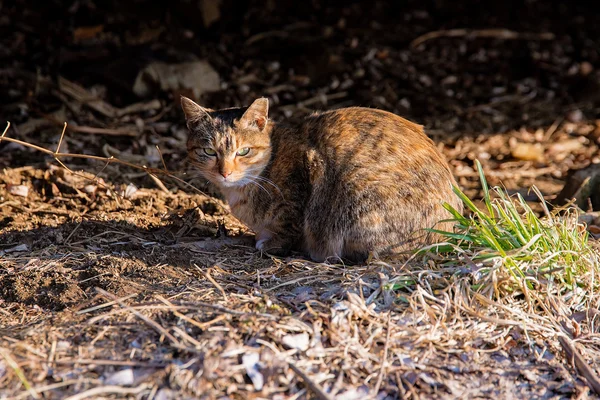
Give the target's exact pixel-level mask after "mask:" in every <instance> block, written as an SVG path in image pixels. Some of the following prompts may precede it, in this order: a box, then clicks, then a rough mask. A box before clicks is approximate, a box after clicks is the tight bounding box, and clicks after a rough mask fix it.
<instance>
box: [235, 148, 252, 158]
mask: <svg viewBox="0 0 600 400" xmlns="http://www.w3.org/2000/svg"><path fill="white" fill-rule="evenodd" d="M248 153H250V147H243V148H241V149H239V150H238V151H237V152H236V153H235V154H237V155H238V156H240V157H243V156H247V155H248Z"/></svg>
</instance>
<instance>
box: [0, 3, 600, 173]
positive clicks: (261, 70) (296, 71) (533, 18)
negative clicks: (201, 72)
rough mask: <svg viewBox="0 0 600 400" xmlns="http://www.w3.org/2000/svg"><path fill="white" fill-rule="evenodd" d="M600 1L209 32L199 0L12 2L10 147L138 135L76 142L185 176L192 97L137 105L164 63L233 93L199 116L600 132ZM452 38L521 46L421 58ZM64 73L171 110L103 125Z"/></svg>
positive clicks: (324, 16) (7, 99)
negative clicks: (589, 127) (347, 109)
mask: <svg viewBox="0 0 600 400" xmlns="http://www.w3.org/2000/svg"><path fill="white" fill-rule="evenodd" d="M593 3H594V2H569V1H536V0H529V1H475V0H472V1H464V0H462V1H445V0H435V1H424V0H419V1H412V0H411V1H398V2H385V1H329V2H325V1H310V2H291V1H290V2H286V1H271V0H267V1H232V0H223V1H221V2H219V3H217V4H218V5H219V6H218V10H219V12H218V15H216V16H215V14H214V13H213V14H212V15H213V17H214V18H213V19H214V21H213V22H212V23H211V24H207V23H206V22H205V18H206V17H207V14H208V13H209V12H208V11H206V10H207V8H209V9H210V7H207V4H208V5H209V6H210V4H211V3H208V2H204V3H203V2H202V1H200V0H189V1H146V0H138V1H108V0H107V1H100V0H88V1H84V0H81V1H64V2H61V1H39V2H34V1H4V2H0V4H1V9H0V116H1V117H2V118H3V119H5V120H10V121H11V122H12V124H13V128H11V131H10V134H9V136H13V137H19V138H21V139H23V140H28V141H33V142H37V143H42V144H48V143H55V142H57V140H58V137H59V135H60V130H61V129H60V127H61V125H60V124H62V122H63V121H64V120H66V121H68V122H69V124H72V125H73V126H76V125H79V126H91V127H101V128H104V129H119V128H121V127H123V126H133V127H137V129H138V130H139V135H138V136H136V137H134V138H132V137H130V136H128V137H119V135H85V134H81V133H71V134H68V139H67V141H66V146H70V147H68V148H69V149H70V150H72V151H84V152H90V153H96V154H97V153H98V152H99V151H100V150H99V149H101V147H102V146H104V145H105V144H107V143H108V144H110V145H111V146H113V147H114V148H116V149H120V151H125V152H130V153H132V154H138V153H139V154H142V155H143V154H145V153H147V150H145V149H146V148H147V146H149V145H154V144H159V145H160V146H161V147H162V149H163V152H164V153H165V154H173V156H172V157H167V158H168V161H169V162H171V161H173V160H174V161H173V162H174V163H175V164H173V165H175V166H177V165H178V164H177V163H178V162H179V161H178V160H181V159H182V155H180V154H178V153H181V152H182V151H183V147H182V146H183V143H184V142H183V140H184V138H183V136H184V134H185V132H184V131H183V130H182V129H183V116H182V113H181V112H180V110H179V107H178V105H177V100H176V99H177V98H178V95H179V94H182V93H183V94H188V95H189V93H186V92H185V91H183V92H178V91H163V90H160V89H159V88H156V89H157V90H155V91H153V92H152V93H151V94H150V95H149V96H147V98H140V97H138V96H136V95H135V94H134V93H133V91H132V86H133V83H134V81H135V78H136V75H137V74H138V73H139V71H140V70H141V69H142V68H144V67H145V66H146V65H148V64H149V63H151V62H156V61H162V62H165V63H168V64H177V63H181V62H186V61H194V60H199V59H205V60H207V61H208V62H209V63H210V65H211V66H212V67H213V68H214V69H215V70H216V71H217V72H218V74H219V76H220V85H221V89H220V90H218V91H215V92H211V93H206V94H204V95H202V96H201V98H200V99H198V101H199V102H200V103H201V104H203V105H205V106H208V107H213V108H220V107H230V106H238V105H245V104H248V103H249V102H251V101H252V100H253V99H254V98H256V97H258V96H267V97H269V98H270V101H271V110H272V111H271V112H272V116H273V117H274V118H282V117H284V116H285V117H298V116H302V115H305V114H306V113H308V112H312V111H314V110H319V109H331V108H336V107H343V106H349V105H361V106H369V107H376V108H381V109H386V110H390V111H393V112H396V113H398V114H400V115H403V116H405V117H407V118H409V119H412V120H414V121H417V122H419V123H422V124H424V125H425V126H426V127H427V128H428V132H429V133H430V134H431V135H435V136H436V137H437V138H440V139H441V140H444V141H446V142H447V143H452V140H453V139H452V138H456V137H466V136H471V137H472V136H478V135H482V134H491V133H502V132H508V131H510V130H513V129H520V128H522V127H525V128H527V129H534V128H536V127H548V126H550V125H551V124H553V123H554V122H556V121H559V120H560V121H562V120H567V121H573V122H578V121H585V120H588V121H590V120H591V121H593V120H595V119H596V118H598V115H599V107H598V106H599V104H600V91H599V87H600V85H599V83H600V73H599V72H598V70H597V67H598V66H599V63H600V58H599V57H600V56H599V53H600V40H599V35H598V30H599V29H600V13H598V12H597V7H596V6H594V5H593ZM208 17H210V15H209V16H208ZM449 29H466V30H468V31H470V30H481V29H485V30H489V29H506V30H511V31H514V32H517V33H518V37H517V38H513V39H506V38H504V37H502V35H500V34H497V33H495V34H492V37H477V35H473V34H472V33H471V34H469V32H465V33H466V34H460V35H459V36H457V37H448V36H446V35H442V36H441V37H437V38H432V39H430V40H428V41H425V42H424V43H422V44H420V45H418V46H411V43H412V42H413V41H414V40H415V39H417V38H419V37H421V36H422V35H424V34H427V33H428V32H432V31H439V30H449ZM548 34H551V35H553V38H552V39H551V40H548V37H547V36H548ZM540 35H542V36H540ZM544 35H546V36H544ZM59 77H63V78H66V79H68V80H70V81H72V82H75V83H77V84H79V85H81V86H82V87H84V88H86V90H89V91H90V93H92V94H93V97H94V99H101V100H103V101H105V102H106V103H108V104H111V105H113V106H115V107H125V106H127V105H130V104H133V103H136V102H140V101H149V100H152V99H158V100H160V101H161V108H160V109H158V110H157V109H152V110H146V111H142V112H140V113H138V114H136V115H127V116H125V117H120V118H113V119H111V118H106V116H103V115H99V114H98V113H97V112H95V111H93V110H91V109H90V108H89V107H85V104H83V105H82V104H75V105H73V104H72V101H73V99H71V98H69V96H67V95H65V94H64V93H61V89H60V87H59V85H58V84H57V82H58V78H59ZM174 99H175V100H174ZM80 103H81V102H80ZM61 118H62V120H61ZM34 120H35V121H39V124H38V125H36V126H35V127H34V128H32V127H31V121H34ZM44 121H45V122H46V124H44ZM140 121H141V122H140ZM23 124H25V127H23ZM171 137H173V138H175V139H176V140H175V141H173V140H171V141H169V140H167V139H168V138H171ZM1 146H4V148H5V149H6V146H8V150H10V151H4V152H3V153H2V154H0V165H2V166H8V165H12V166H15V165H19V164H25V163H29V162H32V157H33V159H36V158H35V157H37V159H40V156H39V154H37V155H33V154H32V153H31V152H28V151H27V152H26V151H25V150H24V149H23V148H20V147H19V146H14V145H7V144H2V145H0V148H2V147H1ZM19 154H20V156H18V157H17V156H16V155H19ZM25 155H27V156H25ZM155 158H156V157H155ZM471 161H472V160H471ZM471 161H468V162H469V163H471ZM154 162H156V160H154Z"/></svg>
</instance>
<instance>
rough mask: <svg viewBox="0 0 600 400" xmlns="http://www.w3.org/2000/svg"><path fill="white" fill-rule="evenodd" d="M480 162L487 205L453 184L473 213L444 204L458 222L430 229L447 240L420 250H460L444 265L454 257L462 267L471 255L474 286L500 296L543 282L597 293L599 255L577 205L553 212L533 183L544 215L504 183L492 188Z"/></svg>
mask: <svg viewBox="0 0 600 400" xmlns="http://www.w3.org/2000/svg"><path fill="white" fill-rule="evenodd" d="M476 165H477V169H478V172H479V178H480V180H481V185H482V188H483V194H484V197H483V202H484V204H485V209H484V210H480V209H479V208H478V207H477V206H475V204H474V203H473V202H472V201H471V200H470V199H469V198H468V197H467V196H466V195H465V194H464V193H463V192H462V191H461V190H460V189H459V188H457V187H454V192H455V193H456V195H457V196H458V197H459V198H460V199H461V200H462V202H463V203H464V205H465V206H466V208H467V209H469V210H470V211H471V215H470V216H463V215H462V214H461V213H459V212H458V211H457V210H456V209H454V208H453V207H452V206H450V205H449V204H445V205H444V207H445V208H446V209H447V210H448V211H449V213H450V214H451V215H452V217H453V221H455V230H454V231H453V232H447V231H441V230H435V229H431V230H430V231H432V232H436V233H438V234H440V235H441V236H442V237H443V238H444V240H445V243H441V244H440V245H434V246H428V247H426V248H424V249H422V250H420V252H421V253H431V252H433V253H436V254H438V255H441V254H447V252H449V251H452V252H453V254H455V253H456V252H458V254H459V255H460V256H462V257H460V256H459V258H460V259H461V260H458V259H456V258H455V257H454V259H453V260H451V259H448V257H445V259H446V264H445V265H448V263H453V262H454V263H455V264H456V265H461V266H463V270H464V266H465V261H464V260H465V259H467V260H469V262H468V263H467V265H470V272H472V273H473V275H474V276H475V277H476V278H477V282H475V283H474V285H473V289H476V290H477V291H481V290H485V289H488V290H493V293H494V294H496V295H499V294H500V293H501V292H507V291H508V292H512V291H514V290H517V289H526V288H527V289H533V288H534V287H538V286H539V285H540V284H543V285H552V286H554V287H555V289H556V288H558V289H559V292H563V293H566V291H569V292H573V291H577V290H578V289H583V290H584V291H585V292H588V294H589V293H590V292H589V291H591V292H595V291H596V290H597V289H598V282H597V277H596V275H597V274H598V272H599V269H598V268H599V267H598V254H597V253H596V252H595V251H594V250H593V249H592V248H591V247H590V244H589V242H588V239H589V237H588V232H587V231H586V229H585V226H584V225H583V224H581V223H580V222H579V210H578V209H576V208H574V207H569V208H564V209H561V210H558V211H553V212H550V211H549V209H548V207H547V204H546V202H545V200H544V199H543V197H542V194H541V193H540V192H539V190H538V189H537V188H535V187H534V188H533V190H534V192H535V193H536V194H537V196H538V197H539V199H540V201H541V204H542V207H543V210H544V214H545V216H544V217H542V218H540V217H539V216H538V215H537V213H535V212H534V211H533V210H532V209H531V207H530V206H529V204H527V202H526V201H525V199H524V198H523V197H522V196H521V195H520V194H517V195H515V196H510V195H509V194H508V193H507V192H506V190H504V189H502V188H499V187H494V188H491V189H490V188H489V187H488V184H487V181H486V179H485V176H484V173H483V169H482V167H481V164H480V163H479V161H476ZM490 285H491V286H493V287H491V286H490Z"/></svg>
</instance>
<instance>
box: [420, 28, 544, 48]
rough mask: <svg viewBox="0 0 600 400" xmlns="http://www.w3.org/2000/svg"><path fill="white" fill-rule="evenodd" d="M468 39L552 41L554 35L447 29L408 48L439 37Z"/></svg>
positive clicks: (427, 34)
mask: <svg viewBox="0 0 600 400" xmlns="http://www.w3.org/2000/svg"><path fill="white" fill-rule="evenodd" d="M465 36H466V37H469V38H493V39H502V40H514V39H523V40H553V39H554V34H553V33H550V32H540V33H534V32H515V31H511V30H509V29H448V30H440V31H433V32H428V33H426V34H424V35H421V36H419V37H418V38H416V39H415V40H413V41H412V42H411V43H410V48H411V49H414V48H416V47H418V46H419V45H421V44H423V43H425V42H427V41H429V40H432V39H437V38H441V37H452V38H456V37H465Z"/></svg>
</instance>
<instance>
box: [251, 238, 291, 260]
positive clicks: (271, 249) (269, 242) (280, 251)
mask: <svg viewBox="0 0 600 400" xmlns="http://www.w3.org/2000/svg"><path fill="white" fill-rule="evenodd" d="M256 249H257V250H260V251H262V252H264V253H267V254H269V255H273V256H285V255H287V254H288V253H289V252H290V248H289V246H288V245H286V244H285V243H283V242H282V241H280V240H277V239H275V238H268V239H259V240H257V241H256Z"/></svg>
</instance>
